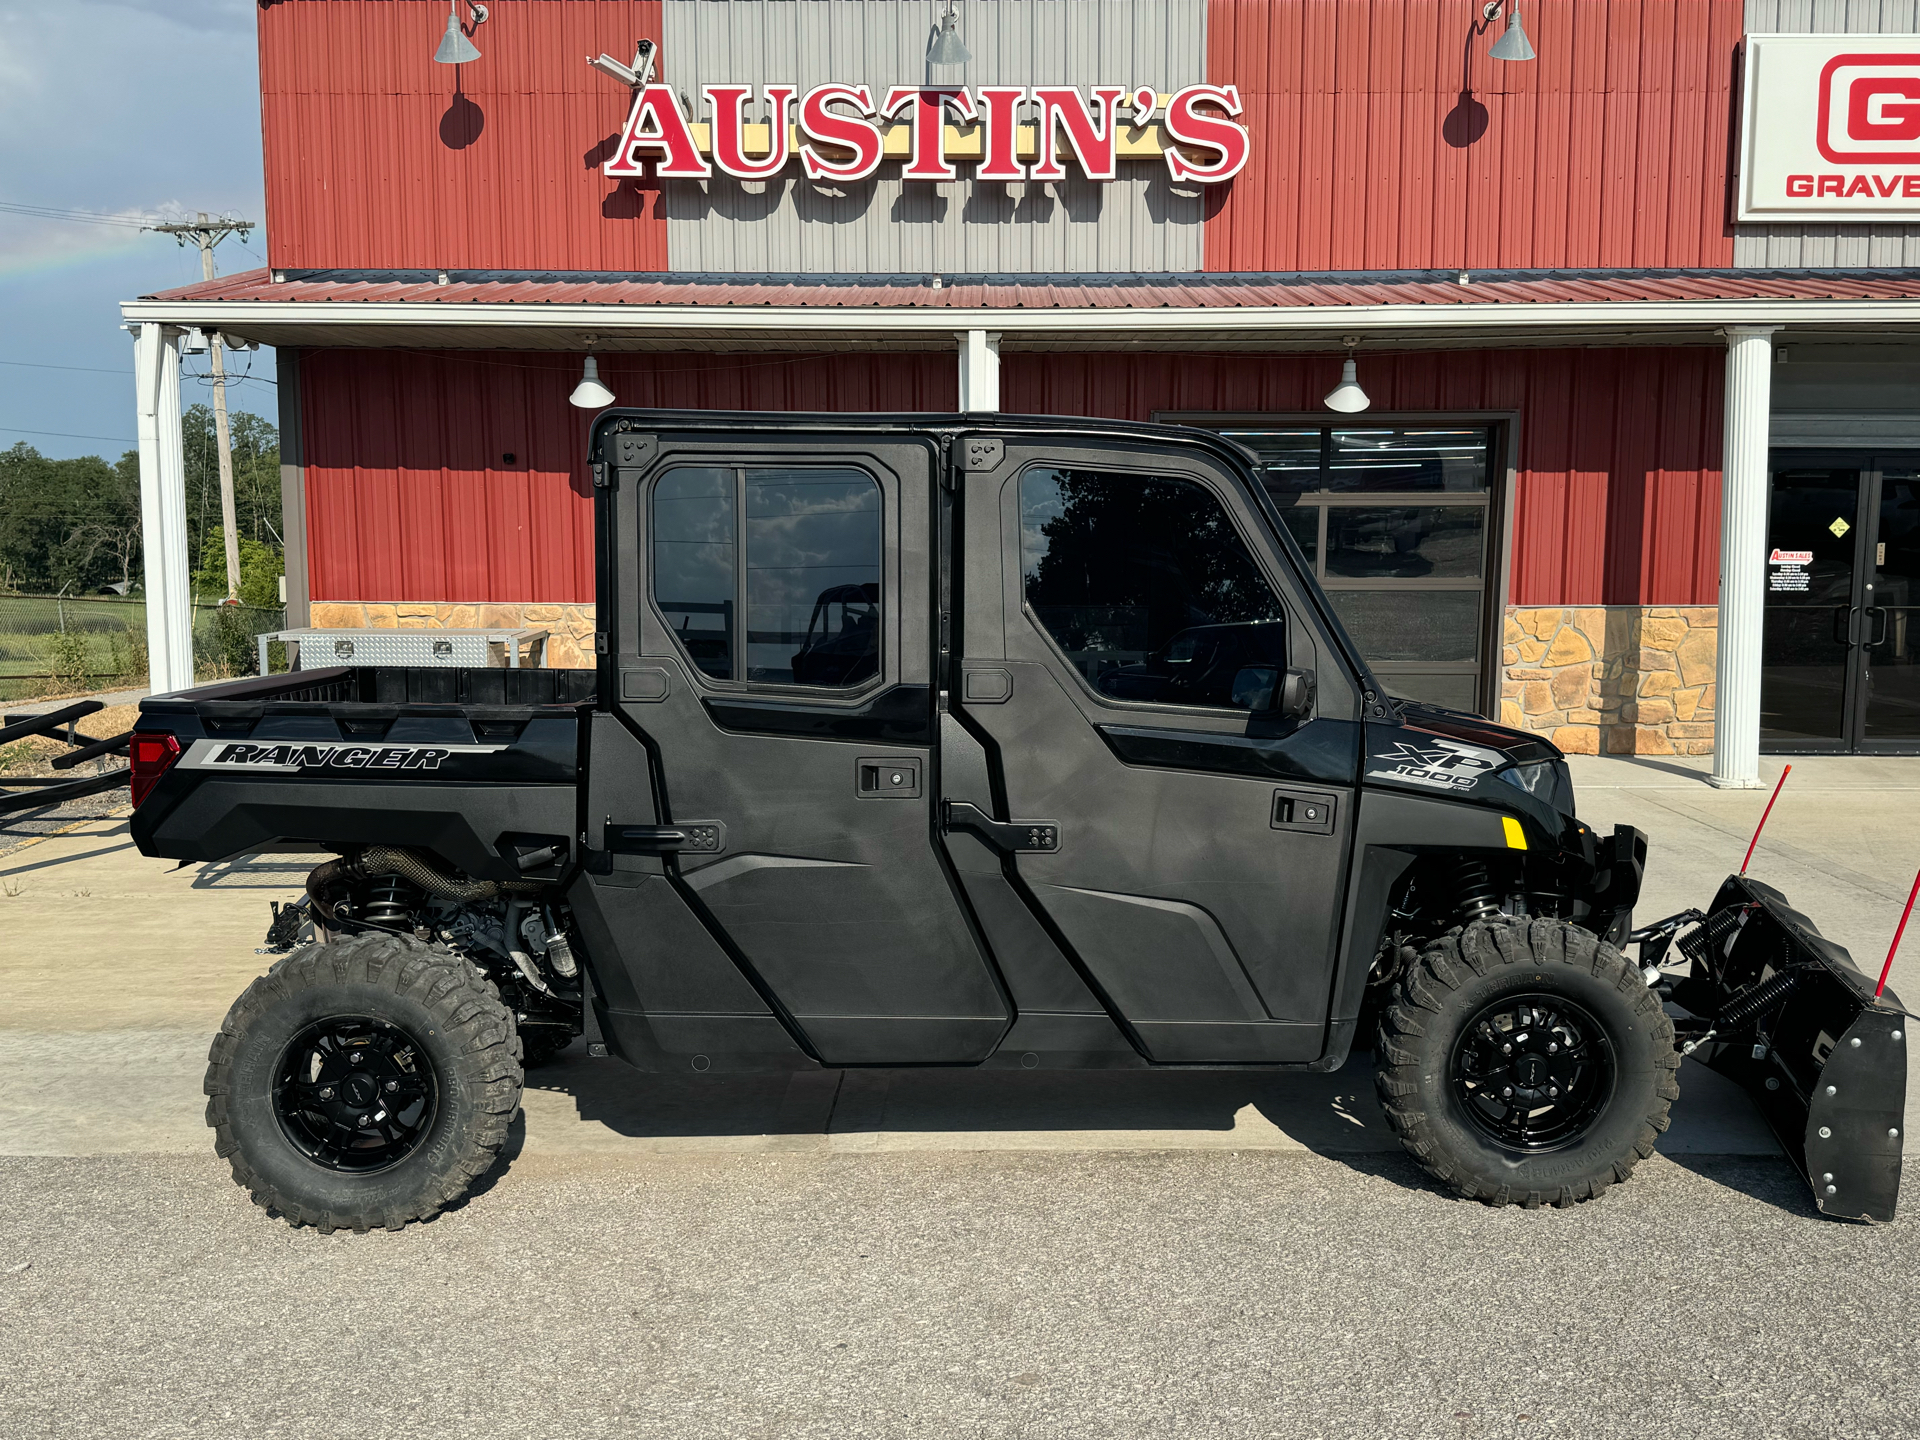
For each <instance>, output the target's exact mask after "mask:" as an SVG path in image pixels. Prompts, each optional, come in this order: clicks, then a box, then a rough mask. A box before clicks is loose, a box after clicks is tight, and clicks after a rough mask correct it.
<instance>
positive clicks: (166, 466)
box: [133, 324, 193, 695]
mask: <svg viewBox="0 0 1921 1441" xmlns="http://www.w3.org/2000/svg"><path fill="white" fill-rule="evenodd" d="M133 354H134V363H133V385H134V408H135V414H136V417H137V421H138V424H139V427H140V428H139V430H138V431H137V432H136V433H137V434H138V435H139V437H140V529H141V549H142V551H143V553H144V565H145V569H146V585H147V674H148V677H149V682H150V684H151V685H152V687H153V693H154V694H155V695H164V694H166V693H167V692H169V691H176V690H185V689H186V688H187V687H189V686H191V685H192V684H193V577H192V574H191V573H190V571H189V569H188V566H187V466H186V447H185V445H184V444H183V442H182V439H181V434H180V335H179V332H178V331H167V330H164V329H163V328H162V327H161V326H158V325H151V324H149V325H142V326H141V327H140V330H139V334H138V336H137V337H136V339H135V341H134V352H133Z"/></svg>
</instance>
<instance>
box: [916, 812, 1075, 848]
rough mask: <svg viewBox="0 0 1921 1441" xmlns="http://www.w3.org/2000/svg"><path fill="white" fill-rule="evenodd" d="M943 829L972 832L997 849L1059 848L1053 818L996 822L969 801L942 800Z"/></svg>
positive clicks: (1058, 831)
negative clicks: (1051, 819)
mask: <svg viewBox="0 0 1921 1441" xmlns="http://www.w3.org/2000/svg"><path fill="white" fill-rule="evenodd" d="M941 829H942V830H943V831H971V832H973V834H975V835H977V836H979V837H980V838H981V839H982V840H984V841H986V842H987V844H988V845H990V846H992V847H993V848H994V849H995V850H997V851H1003V852H1007V853H1009V854H1012V853H1016V852H1019V851H1058V850H1059V849H1060V848H1061V828H1060V826H1059V824H1058V823H1056V822H1054V821H997V820H995V819H994V818H993V817H992V816H990V815H988V814H987V812H986V811H984V810H982V809H981V808H980V807H979V806H977V805H972V804H970V803H969V802H967V801H943V802H942V803H941Z"/></svg>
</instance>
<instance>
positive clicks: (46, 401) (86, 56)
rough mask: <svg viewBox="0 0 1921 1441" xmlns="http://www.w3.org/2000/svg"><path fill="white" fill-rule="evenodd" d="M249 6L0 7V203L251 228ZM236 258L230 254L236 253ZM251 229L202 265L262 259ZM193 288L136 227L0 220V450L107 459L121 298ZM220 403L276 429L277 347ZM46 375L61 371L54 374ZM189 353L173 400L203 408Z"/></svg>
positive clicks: (153, 239) (116, 447) (254, 135)
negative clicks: (21, 447) (217, 220)
mask: <svg viewBox="0 0 1921 1441" xmlns="http://www.w3.org/2000/svg"><path fill="white" fill-rule="evenodd" d="M255 10H256V6H255V0H0V206H8V205H13V206H18V205H26V206H36V207H43V208H44V207H51V208H55V209H63V210H81V211H88V212H93V213H98V214H105V215H112V216H115V217H119V218H121V219H123V220H134V221H136V222H137V221H139V220H178V219H191V218H192V217H193V216H194V215H195V214H196V213H197V212H199V211H202V210H204V211H206V212H207V213H208V214H209V215H231V216H236V217H240V218H244V219H248V220H252V221H255V222H256V223H257V222H259V221H261V220H262V218H263V216H262V213H261V205H262V186H261V159H260V95H259V90H260V83H259V56H258V51H257V49H256V44H255V39H254V15H255ZM243 245H244V248H243ZM265 255H266V242H265V232H264V230H260V229H256V230H255V231H254V232H253V233H252V235H251V236H250V237H248V238H247V240H245V241H244V242H242V241H240V240H239V239H238V238H234V239H229V240H226V241H223V242H222V243H221V245H220V247H219V248H218V249H217V250H216V251H215V252H214V258H215V263H216V265H217V266H218V269H219V273H220V274H223V275H225V274H230V273H232V272H235V271H240V270H253V269H257V268H258V267H260V266H262V265H264V264H265V263H266V262H265V260H264V258H263V257H264V256H265ZM199 279H200V255H199V251H198V250H196V249H195V248H194V247H193V246H191V245H188V246H186V247H180V246H177V245H176V244H175V243H174V240H173V238H172V237H171V236H165V235H153V234H143V233H142V232H141V231H140V230H139V229H137V228H136V226H135V225H127V224H118V225H105V224H83V223H76V222H73V221H66V220H54V219H47V218H40V217H33V216H27V215H21V214H19V213H17V212H14V211H10V210H6V209H0V449H4V448H5V447H8V446H11V445H12V444H14V443H15V442H16V441H26V442H27V443H28V444H30V445H32V446H33V447H34V448H35V449H37V450H39V451H40V452H41V454H43V455H51V456H62V457H65V456H75V455H104V456H106V457H108V458H109V459H114V458H117V457H118V456H119V455H120V454H121V452H122V451H124V450H127V449H130V448H132V446H133V443H134V441H133V437H134V408H133V406H134V399H133V341H132V339H131V337H130V336H129V335H128V334H127V332H125V331H123V330H122V329H120V308H119V307H120V302H121V301H123V300H128V299H131V298H133V297H135V296H137V295H143V294H149V293H151V292H153V291H155V290H163V289H167V288H169V287H172V286H176V285H187V284H191V283H192V282H194V281H197V280H199ZM249 363H251V367H252V374H253V375H254V376H255V377H258V378H257V379H255V380H251V381H248V382H246V383H244V384H239V385H234V386H232V387H230V388H229V390H228V393H227V395H228V404H229V406H230V407H231V408H232V409H235V410H251V411H255V412H256V413H258V414H261V415H264V416H266V417H267V418H268V419H269V420H272V419H273V418H274V415H275V410H276V403H275V400H274V388H273V386H272V385H271V384H270V383H263V382H271V380H272V379H273V352H272V351H271V350H267V349H261V350H259V351H255V352H253V353H252V354H251V355H240V356H236V357H230V359H229V369H230V370H245V369H246V368H247V367H248V365H249ZM56 367H57V368H56ZM206 370H207V357H206V356H204V355H193V356H187V357H185V359H184V362H183V367H182V371H183V373H182V376H181V382H180V393H181V403H182V404H183V405H192V404H194V403H196V402H201V403H206V402H210V401H211V399H212V392H211V389H210V387H209V386H208V384H207V383H206V381H205V380H204V379H196V378H194V377H196V376H204V375H205V373H206Z"/></svg>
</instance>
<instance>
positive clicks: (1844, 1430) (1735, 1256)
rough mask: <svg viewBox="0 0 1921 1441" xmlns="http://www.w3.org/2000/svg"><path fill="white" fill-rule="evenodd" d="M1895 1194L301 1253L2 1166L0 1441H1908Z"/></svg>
mask: <svg viewBox="0 0 1921 1441" xmlns="http://www.w3.org/2000/svg"><path fill="white" fill-rule="evenodd" d="M1915 1180H1916V1177H1915V1174H1914V1170H1913V1167H1912V1165H1910V1169H1909V1175H1908V1179H1907V1187H1908V1191H1907V1198H1906V1199H1904V1201H1903V1203H1902V1209H1901V1215H1900V1217H1899V1218H1898V1220H1897V1221H1896V1223H1895V1224H1893V1225H1890V1226H1884V1227H1868V1226H1863V1225H1846V1224H1837V1223H1835V1222H1831V1221H1825V1220H1822V1219H1820V1218H1818V1217H1817V1216H1816V1215H1815V1214H1814V1213H1813V1211H1812V1208H1811V1207H1810V1205H1809V1201H1808V1196H1807V1190H1806V1187H1805V1185H1804V1183H1803V1182H1802V1181H1801V1180H1800V1179H1799V1178H1798V1177H1797V1176H1796V1175H1795V1174H1794V1172H1793V1171H1792V1170H1791V1169H1790V1168H1789V1167H1788V1166H1787V1165H1786V1163H1785V1162H1778V1161H1769V1160H1745V1161H1736V1160H1716V1159H1711V1158H1700V1157H1695V1158H1688V1159H1687V1161H1686V1162H1685V1164H1684V1163H1683V1162H1681V1161H1676V1160H1670V1159H1668V1158H1664V1157H1656V1158H1654V1159H1653V1160H1651V1161H1649V1162H1647V1163H1645V1164H1644V1165H1643V1167H1642V1168H1641V1171H1640V1172H1639V1173H1638V1174H1637V1175H1636V1177H1635V1180H1634V1182H1633V1183H1632V1185H1630V1186H1627V1187H1622V1188H1619V1189H1616V1190H1615V1191H1613V1192H1611V1193H1610V1194H1609V1195H1608V1196H1606V1197H1605V1198H1603V1199H1602V1200H1600V1201H1598V1202H1594V1203H1591V1204H1589V1205H1586V1206H1582V1207H1578V1208H1575V1209H1573V1210H1570V1211H1565V1212H1560V1211H1540V1212H1524V1211H1520V1210H1515V1209H1507V1210H1499V1211H1496V1210H1490V1209H1487V1208H1485V1207H1481V1206H1475V1205H1468V1204H1464V1203H1461V1202H1458V1201H1455V1200H1452V1199H1449V1198H1448V1197H1445V1196H1443V1195H1441V1194H1439V1193H1437V1192H1436V1191H1434V1190H1433V1189H1431V1188H1429V1187H1427V1186H1426V1185H1424V1184H1423V1183H1422V1182H1421V1181H1420V1178H1419V1176H1418V1173H1416V1172H1415V1171H1414V1170H1413V1168H1412V1167H1411V1166H1410V1165H1409V1164H1408V1163H1407V1162H1406V1161H1405V1160H1404V1159H1403V1158H1400V1157H1395V1156H1363V1157H1350V1158H1332V1157H1325V1156H1310V1155H1298V1154H1297V1155H1277V1154H1271V1153H1270V1154H1257V1153H1248V1152H1244V1153H1240V1154H1233V1153H1214V1154H1197V1153H1188V1154H1178V1153H1134V1154H1079V1155H1073V1154H1060V1153H1055V1154H1051V1155H1045V1156H1035V1155H1019V1154H1008V1153H972V1154H966V1155H939V1156H926V1155H898V1154H896V1155H881V1156H847V1155H821V1154H793V1155H761V1156H752V1157H697V1158H685V1159H675V1160H662V1159H656V1160H655V1161H654V1162H653V1163H650V1164H649V1165H648V1166H647V1167H645V1168H644V1169H637V1168H634V1167H632V1166H628V1165H624V1164H620V1163H618V1162H607V1163H597V1162H595V1161H593V1160H591V1159H589V1158H581V1157H567V1158H555V1157H540V1156H535V1155H531V1154H530V1155H524V1156H521V1157H520V1158H519V1159H518V1160H517V1161H515V1162H513V1163H512V1164H511V1165H509V1166H507V1167H505V1168H503V1169H499V1170H497V1171H496V1173H495V1174H494V1176H493V1177H492V1178H491V1179H490V1183H489V1184H490V1190H489V1193H488V1194H487V1195H486V1196H485V1198H484V1200H482V1201H480V1202H478V1203H476V1204H471V1205H468V1206H465V1207H462V1208H461V1209H459V1210H457V1211H454V1212H451V1213H448V1214H447V1215H444V1216H443V1217H441V1218H440V1219H439V1220H437V1221H435V1222H433V1223H432V1224H429V1225H426V1226H415V1227H411V1228H409V1229H408V1230H407V1231H405V1232H403V1233H400V1234H397V1235H387V1234H384V1233H374V1234H372V1235H368V1236H353V1235H351V1234H347V1233H341V1234H337V1235H334V1236H325V1237H323V1236H321V1235H319V1234H317V1233H315V1232H313V1231H292V1230H289V1229H288V1228H287V1227H285V1226H283V1225H281V1224H280V1223H278V1222H276V1221H271V1220H269V1219H267V1218H266V1217H265V1216H264V1215H262V1214H260V1213H257V1212H255V1211H254V1210H253V1208H252V1207H251V1206H250V1205H249V1204H248V1203H247V1201H246V1200H245V1198H244V1197H243V1196H241V1195H240V1194H239V1193H238V1192H237V1191H236V1190H235V1189H234V1188H233V1186H232V1184H231V1183H230V1182H229V1180H228V1179H227V1176H226V1174H225V1168H224V1166H222V1165H220V1164H219V1163H218V1162H216V1161H214V1160H213V1159H212V1158H211V1157H208V1158H206V1159H204V1160H203V1159H193V1158H187V1157H162V1158H150V1157H127V1156H122V1157H110V1158H74V1159H50V1158H49V1159H15V1160H10V1161H9V1162H8V1163H7V1166H6V1168H5V1169H4V1170H3V1171H0V1214H4V1215H6V1216H7V1217H8V1223H7V1227H6V1230H5V1233H4V1239H0V1347H4V1350H5V1353H6V1355H7V1357H8V1361H7V1365H6V1366H5V1368H4V1369H3V1370H0V1432H4V1433H6V1434H9V1435H36V1436H43V1435H44V1436H96V1435H126V1436H165V1435H187V1436H198V1435H257V1436H305V1435H343V1434H344V1435H357V1436H368V1435H372V1436H380V1435H396V1436H412V1435H430V1434H450V1435H494V1436H547V1435H573V1434H578V1435H590V1436H615V1435H648V1436H706V1435H746V1436H780V1435H812V1436H823V1435H825V1436H838V1435H847V1436H927V1435H934V1436H942V1435H945V1436H998V1435H1032V1436H1186V1435H1211V1436H1266V1435H1317V1436H1403V1435H1406V1436H1762V1435H1766V1436H1913V1435H1915V1434H1916V1425H1917V1414H1916V1406H1917V1400H1916V1379H1915V1334H1916V1327H1917V1315H1916V1304H1915V1254H1916V1227H1915V1204H1914V1200H1913V1195H1914V1192H1913V1189H1912V1188H1913V1186H1914V1184H1915ZM79 1238H85V1245H84V1246H79V1245H76V1241H77V1240H78V1239H79ZM1756 1257H1764V1258H1765V1264H1764V1265H1763V1266H1760V1267H1757V1266H1755V1264H1754V1260H1755V1258H1756ZM23 1268H24V1269H23ZM1730 1275H1742V1276H1744V1277H1747V1278H1748V1279H1747V1280H1746V1281H1745V1282H1744V1283H1743V1284H1741V1285H1740V1286H1739V1287H1732V1288H1731V1287H1730V1285H1729V1283H1728V1279H1727V1278H1728V1277H1729V1276H1730Z"/></svg>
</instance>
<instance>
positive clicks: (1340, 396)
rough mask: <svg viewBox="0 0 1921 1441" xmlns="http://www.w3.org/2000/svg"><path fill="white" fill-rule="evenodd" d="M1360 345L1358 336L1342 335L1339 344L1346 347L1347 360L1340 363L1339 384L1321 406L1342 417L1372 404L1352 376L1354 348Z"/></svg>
mask: <svg viewBox="0 0 1921 1441" xmlns="http://www.w3.org/2000/svg"><path fill="white" fill-rule="evenodd" d="M1360 343H1361V337H1360V336H1358V335H1343V336H1342V337H1341V344H1343V345H1345V346H1346V347H1347V359H1346V360H1344V361H1342V362H1341V383H1340V384H1339V385H1337V386H1335V387H1334V388H1333V389H1332V390H1330V391H1328V393H1327V395H1326V396H1325V397H1324V398H1323V399H1322V401H1321V404H1322V405H1325V406H1326V407H1327V408H1328V409H1329V410H1338V411H1340V412H1341V413H1342V414H1343V415H1352V414H1354V413H1355V412H1356V411H1361V410H1366V409H1367V408H1368V407H1369V406H1370V405H1372V404H1373V403H1374V402H1373V401H1372V400H1371V399H1369V398H1368V393H1367V392H1366V391H1365V390H1362V389H1361V382H1360V380H1359V378H1358V377H1356V375H1355V374H1354V347H1355V346H1357V345H1359V344H1360Z"/></svg>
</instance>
